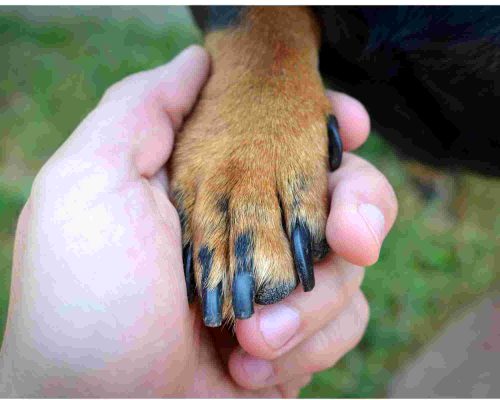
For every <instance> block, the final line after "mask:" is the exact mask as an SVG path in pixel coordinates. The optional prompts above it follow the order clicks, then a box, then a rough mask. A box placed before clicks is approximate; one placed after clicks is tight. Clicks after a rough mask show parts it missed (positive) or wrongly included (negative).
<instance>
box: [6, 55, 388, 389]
mask: <svg viewBox="0 0 500 400" xmlns="http://www.w3.org/2000/svg"><path fill="white" fill-rule="evenodd" d="M208 71H209V57H208V55H207V53H206V52H205V51H204V50H203V49H202V48H200V47H198V46H192V47H190V48H188V49H187V50H185V51H184V52H183V53H182V54H181V55H179V56H178V57H177V58H176V59H174V60H173V61H171V62H170V63H169V64H166V65H163V66H161V67H158V68H156V69H153V70H150V71H145V72H141V73H139V74H136V75H132V76H130V77H128V78H126V79H124V80H123V81H121V82H119V83H117V84H115V85H114V86H112V87H111V88H110V89H109V90H108V91H107V92H106V94H105V96H104V97H103V99H102V100H101V102H100V103H99V104H98V106H97V107H96V109H95V110H94V111H92V112H91V113H90V114H89V115H88V116H87V117H86V119H85V120H84V121H83V122H82V123H81V124H80V126H78V128H77V129H76V130H75V132H73V134H72V135H71V136H70V138H69V139H68V140H67V142H66V143H65V144H64V145H63V146H62V147H61V148H60V149H59V150H58V151H57V152H56V153H55V154H54V155H53V157H52V158H51V159H50V160H49V161H48V162H47V164H46V165H45V166H44V167H43V168H42V170H41V171H40V173H39V174H38V176H37V177H36V179H35V182H34V184H33V188H32V192H31V195H30V197H29V200H28V202H27V204H26V206H25V207H24V209H23V211H22V213H21V216H20V218H19V223H18V227H17V233H16V242H15V249H14V263H13V273H12V286H11V300H10V306H9V314H8V322H7V328H6V332H5V337H4V343H3V346H2V350H1V355H0V357H1V359H0V362H1V363H0V377H1V381H0V392H1V393H3V394H5V395H10V396H34V397H36V396H52V397H61V396H68V397H69V396H71V397H80V396H94V397H144V396H155V397H165V396H166V397H173V396H175V397H282V396H287V397H288V396H296V395H297V394H298V391H299V390H300V388H301V387H302V386H304V385H305V384H306V383H307V382H309V380H310V378H311V375H312V373H314V372H316V371H320V370H323V369H326V368H329V367H331V366H333V365H334V364H335V363H336V362H337V361H338V360H339V359H340V358H341V357H342V356H343V355H345V354H346V353H347V352H348V351H349V350H350V349H352V348H353V347H354V346H355V345H356V344H357V343H358V342H359V340H360V339H361V337H362V335H363V332H364V330H365V327H366V324H367V321H368V304H367V301H366V299H365V298H364V296H363V294H362V292H361V290H360V284H361V281H362V279H363V275H364V269H363V268H362V267H361V266H366V265H370V264H373V263H374V262H375V261H376V260H377V258H378V255H379V251H380V246H381V244H382V242H383V240H384V238H385V236H386V235H387V233H388V231H389V229H390V228H391V226H392V224H393V222H394V219H395V217H396V214H397V202H396V198H395V195H394V192H393V190H392V188H391V186H390V185H389V183H388V182H387V180H386V178H385V177H384V176H383V175H382V174H381V173H380V172H379V171H378V170H377V169H376V168H375V167H373V166H372V165H371V164H369V163H368V162H366V161H364V160H362V159H360V158H359V157H357V156H355V155H352V154H350V153H346V154H345V156H344V162H343V164H342V166H341V167H340V169H338V170H337V171H335V172H334V173H332V174H331V175H330V178H329V189H330V193H331V198H332V203H331V211H330V216H329V219H328V224H327V232H326V233H327V239H328V241H329V244H330V246H331V248H332V249H333V251H334V254H335V255H333V253H332V254H330V255H329V256H327V257H326V259H325V260H323V261H322V262H321V263H320V264H318V265H316V267H315V271H316V287H315V289H314V290H313V291H312V292H310V293H304V292H303V291H302V289H301V288H300V287H299V288H297V289H296V290H295V291H294V292H293V293H292V294H291V295H290V296H289V297H288V298H286V299H285V300H283V301H282V302H281V303H279V304H274V305H270V306H265V307H257V308H256V312H255V314H254V315H253V317H252V318H250V319H248V320H242V321H238V322H237V325H236V329H235V333H236V336H235V337H231V335H230V334H229V332H228V331H227V330H221V329H209V328H205V327H204V326H203V324H202V322H201V317H200V313H199V305H198V304H197V303H195V304H194V305H192V306H189V305H188V303H187V297H186V287H185V283H184V276H183V268H182V255H181V247H182V246H181V233H180V224H179V219H178V216H177V213H176V210H175V208H174V207H173V206H172V204H171V202H170V200H169V198H168V196H167V192H168V181H167V177H166V173H165V170H164V168H163V166H164V165H165V163H166V161H167V160H168V158H169V156H170V154H171V151H172V146H173V143H174V137H175V133H176V132H177V131H178V130H179V129H180V128H181V126H182V122H183V119H184V118H185V117H186V115H188V113H189V111H190V109H191V107H192V105H193V104H194V102H195V100H196V96H197V94H198V93H199V90H200V88H201V87H202V86H203V84H204V82H205V80H206V78H207V75H208ZM329 97H330V99H331V101H332V109H333V112H334V113H335V115H336V116H337V118H338V120H339V125H340V127H341V136H342V139H343V142H344V147H345V149H346V150H353V149H355V148H356V147H358V146H360V145H361V144H362V143H363V142H364V141H365V140H366V138H367V136H368V132H369V118H368V115H367V113H366V111H365V109H364V108H363V106H362V105H361V104H360V103H359V102H357V101H356V100H354V99H352V98H350V97H349V96H347V95H344V94H341V93H333V92H330V93H329Z"/></svg>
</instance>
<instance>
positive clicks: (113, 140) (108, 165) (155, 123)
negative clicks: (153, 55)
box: [48, 46, 209, 190]
mask: <svg viewBox="0 0 500 400" xmlns="http://www.w3.org/2000/svg"><path fill="white" fill-rule="evenodd" d="M208 70H209V57H208V54H207V52H206V51H205V50H204V49H203V48H202V47H200V46H190V47H188V48H187V49H185V50H184V51H182V52H181V53H180V54H179V55H178V56H177V57H175V58H174V59H173V60H172V61H171V62H169V63H167V64H165V65H162V66H160V67H157V68H154V69H152V70H149V71H143V72H139V73H137V74H134V75H130V76H128V77H126V78H125V79H123V80H122V81H120V82H118V83H116V84H114V85H113V86H111V87H110V88H109V89H108V90H107V91H106V93H105V94H104V96H103V98H102V100H101V101H100V103H99V104H98V106H97V107H96V108H95V109H94V110H93V111H92V112H91V113H90V114H89V115H88V116H87V118H85V120H84V121H83V122H82V123H81V124H80V126H78V128H77V129H76V130H75V132H74V133H73V134H72V135H71V136H70V138H69V139H68V140H67V142H66V143H65V144H64V145H63V146H62V147H61V148H60V149H59V150H58V151H57V152H56V154H55V155H54V156H53V157H52V158H51V160H50V162H49V163H48V164H52V163H56V164H57V170H58V171H60V172H61V176H64V177H65V178H68V174H70V175H71V171H72V170H78V171H79V173H78V175H80V174H81V173H82V172H85V174H87V173H92V172H97V173H99V174H101V173H105V175H106V179H105V181H106V182H107V184H111V185H112V186H113V187H116V185H117V184H118V185H119V184H120V183H121V182H123V181H124V180H130V179H134V178H139V177H141V176H144V177H151V176H153V175H154V174H155V173H156V172H157V171H158V170H159V169H160V168H161V167H162V166H163V165H164V164H165V163H166V162H167V160H168V157H169V156H170V153H171V151H172V147H173V142H174V132H175V131H176V130H177V129H179V128H180V126H181V124H182V121H183V119H184V117H185V116H186V115H187V114H188V113H189V112H190V110H191V108H192V107H193V105H194V103H195V101H196V98H197V96H198V93H199V91H200V89H201V87H202V86H203V84H204V83H205V81H206V79H207V76H208ZM61 161H62V163H61ZM75 166H77V168H75ZM65 167H67V168H65ZM73 178H74V177H73ZM102 189H104V188H101V190H102Z"/></svg>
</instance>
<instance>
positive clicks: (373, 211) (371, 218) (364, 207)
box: [358, 203, 385, 245]
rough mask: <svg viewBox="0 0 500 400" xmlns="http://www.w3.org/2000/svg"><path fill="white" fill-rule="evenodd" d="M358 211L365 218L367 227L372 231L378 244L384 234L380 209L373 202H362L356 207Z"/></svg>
mask: <svg viewBox="0 0 500 400" xmlns="http://www.w3.org/2000/svg"><path fill="white" fill-rule="evenodd" d="M358 212H359V213H360V214H361V217H363V219H364V220H365V223H366V225H367V226H368V229H370V231H371V232H372V233H373V236H375V239H376V240H377V242H378V244H379V245H380V243H381V242H382V240H383V239H384V234H385V218H384V214H382V211H380V209H379V208H378V207H377V206H374V205H373V204H369V203H364V204H361V205H360V206H359V207H358Z"/></svg>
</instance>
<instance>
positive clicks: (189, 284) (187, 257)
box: [182, 242, 196, 303]
mask: <svg viewBox="0 0 500 400" xmlns="http://www.w3.org/2000/svg"><path fill="white" fill-rule="evenodd" d="M182 260H183V261H184V278H185V279H186V289H187V297H188V302H189V303H192V302H193V300H194V295H195V293H196V292H195V284H194V269H193V243H191V242H188V244H187V245H185V246H184V248H183V249H182Z"/></svg>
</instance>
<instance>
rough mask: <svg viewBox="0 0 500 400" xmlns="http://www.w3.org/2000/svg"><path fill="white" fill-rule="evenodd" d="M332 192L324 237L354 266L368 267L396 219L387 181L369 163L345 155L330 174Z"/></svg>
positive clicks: (394, 206)
mask: <svg viewBox="0 0 500 400" xmlns="http://www.w3.org/2000/svg"><path fill="white" fill-rule="evenodd" d="M329 190H330V192H331V193H332V198H331V208H330V215H329V217H328V221H327V225H326V238H327V240H328V243H329V245H330V247H331V249H332V250H333V251H334V252H335V253H336V254H338V255H340V256H341V257H343V258H345V259H346V260H348V261H349V262H351V263H353V264H356V265H371V264H373V263H375V262H376V261H377V259H378V256H379V253H380V247H381V244H382V241H383V240H384V238H385V236H386V235H387V233H388V232H389V230H390V228H391V227H392V225H393V224H394V221H395V219H396V215H397V210H398V203H397V198H396V195H395V193H394V190H393V189H392V187H391V185H390V184H389V182H388V180H387V178H385V176H384V175H383V174H382V173H381V172H380V171H378V170H377V169H376V168H375V167H374V166H372V165H371V164H370V163H369V162H367V161H365V160H363V159H361V158H360V157H358V156H356V155H353V154H350V153H345V154H344V161H343V163H342V165H341V167H340V168H339V169H338V170H337V171H335V172H334V173H333V174H331V175H330V178H329Z"/></svg>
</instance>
